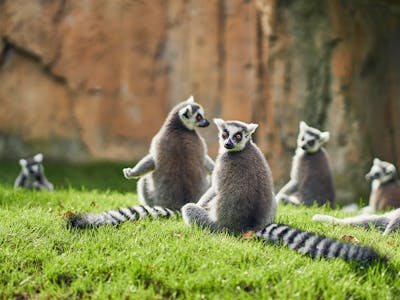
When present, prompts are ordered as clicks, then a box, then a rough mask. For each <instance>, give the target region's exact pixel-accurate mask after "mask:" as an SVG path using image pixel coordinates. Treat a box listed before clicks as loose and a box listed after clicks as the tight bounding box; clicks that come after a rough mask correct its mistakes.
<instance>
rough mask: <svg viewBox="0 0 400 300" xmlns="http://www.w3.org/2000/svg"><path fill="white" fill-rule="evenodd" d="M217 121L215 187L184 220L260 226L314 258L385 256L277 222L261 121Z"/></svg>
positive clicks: (233, 227)
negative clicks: (260, 141)
mask: <svg viewBox="0 0 400 300" xmlns="http://www.w3.org/2000/svg"><path fill="white" fill-rule="evenodd" d="M214 122H215V124H216V125H217V127H218V130H219V144H220V147H219V155H218V157H217V160H216V164H215V168H214V171H213V174H212V182H211V187H210V189H209V190H208V191H207V192H206V193H205V194H204V195H203V196H202V197H201V199H200V200H199V201H198V203H196V204H195V203H189V204H186V205H185V206H184V207H183V208H182V216H183V220H184V221H185V223H187V224H196V225H197V226H200V227H203V228H208V229H210V230H211V231H215V232H220V231H228V232H232V233H243V232H246V231H249V230H252V231H256V235H257V236H258V237H260V238H264V239H266V240H268V241H271V242H282V243H283V244H285V245H286V246H288V247H289V248H290V249H293V250H296V251H299V252H301V253H303V254H307V255H310V256H311V257H314V258H319V257H325V258H334V257H340V258H342V259H344V260H347V261H350V260H354V261H358V262H361V263H370V262H374V261H377V260H383V261H384V260H385V258H384V257H381V256H380V255H379V254H377V253H376V252H375V251H374V250H372V249H370V248H367V247H362V246H358V245H353V244H350V243H344V242H341V241H336V240H333V239H329V238H327V237H324V236H321V235H316V234H313V233H310V232H307V231H302V230H299V229H295V228H292V227H290V226H288V225H284V224H275V223H273V221H274V219H275V214H276V206H277V205H276V200H275V198H274V194H273V183H272V175H271V171H270V168H269V166H268V163H267V161H266V160H265V158H264V155H263V154H262V152H261V151H260V149H259V148H258V147H257V145H256V144H255V143H253V141H252V134H253V133H254V131H255V130H256V128H257V126H258V125H257V124H252V123H251V124H247V123H243V122H240V121H223V120H222V119H214Z"/></svg>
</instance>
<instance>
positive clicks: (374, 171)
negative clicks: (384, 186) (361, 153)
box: [365, 158, 397, 183]
mask: <svg viewBox="0 0 400 300" xmlns="http://www.w3.org/2000/svg"><path fill="white" fill-rule="evenodd" d="M396 176H397V172H396V167H395V166H394V165H393V164H391V163H388V162H386V161H382V160H379V159H378V158H375V159H374V162H373V165H372V167H371V170H370V171H369V172H368V173H367V174H366V175H365V178H366V179H367V180H369V181H373V180H377V181H379V182H381V183H383V182H387V181H389V180H390V179H392V178H395V177H396Z"/></svg>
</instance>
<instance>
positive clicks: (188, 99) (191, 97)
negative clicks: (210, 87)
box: [186, 95, 194, 103]
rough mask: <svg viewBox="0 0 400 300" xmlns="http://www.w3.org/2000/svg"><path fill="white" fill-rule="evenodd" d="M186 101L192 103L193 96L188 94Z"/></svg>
mask: <svg viewBox="0 0 400 300" xmlns="http://www.w3.org/2000/svg"><path fill="white" fill-rule="evenodd" d="M186 102H187V103H194V97H193V95H190V97H189V98H187V99H186Z"/></svg>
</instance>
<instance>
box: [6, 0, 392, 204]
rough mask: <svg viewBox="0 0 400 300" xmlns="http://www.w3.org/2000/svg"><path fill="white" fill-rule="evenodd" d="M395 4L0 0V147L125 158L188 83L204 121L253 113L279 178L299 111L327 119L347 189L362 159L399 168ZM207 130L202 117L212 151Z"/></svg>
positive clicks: (335, 163)
mask: <svg viewBox="0 0 400 300" xmlns="http://www.w3.org/2000/svg"><path fill="white" fill-rule="evenodd" d="M399 9H400V6H399V5H397V4H395V3H394V2H393V1H381V2H380V3H379V5H378V4H374V3H373V2H364V1H359V3H358V2H357V1H352V2H350V1H348V2H346V1H339V0H329V1H277V0H254V1H248V0H247V1H243V0H210V1H200V0H191V1H184V0H167V1H165V0H152V1H130V0H115V1H106V0H86V1H78V0H71V1H62V0H59V1H39V0H36V1H35V0H34V1H28V2H27V1H22V0H4V1H0V105H1V109H0V156H1V157H9V158H16V157H19V156H26V155H31V154H32V153H33V152H36V151H42V152H44V154H45V155H47V156H52V157H55V158H61V159H69V160H89V159H114V160H136V159H139V158H140V157H142V156H143V155H144V154H145V153H146V152H147V151H148V147H149V143H150V140H151V138H152V136H153V135H154V134H155V133H156V132H157V131H158V129H159V127H160V126H161V124H162V122H163V119H164V117H165V116H166V114H167V113H168V111H169V109H170V108H171V107H172V106H173V105H174V104H175V103H177V102H179V101H181V100H183V99H185V98H187V97H188V96H189V95H191V94H193V95H194V96H195V98H196V100H197V101H199V102H200V103H202V104H203V105H204V107H205V109H206V113H207V116H208V117H209V118H210V119H211V118H213V117H222V118H226V119H240V120H243V121H247V122H250V121H252V122H257V123H259V124H260V127H259V129H258V130H257V134H256V136H255V139H256V142H257V143H258V144H259V145H260V146H261V148H262V150H263V151H264V153H265V155H266V157H267V159H268V160H269V162H270V165H271V168H272V171H273V174H274V178H275V182H276V186H277V187H280V186H281V185H282V184H283V183H284V182H285V181H286V180H287V179H288V178H289V171H290V163H291V157H292V155H293V152H294V149H295V144H296V136H297V131H298V123H299V121H300V120H305V121H307V122H308V123H309V124H310V125H314V126H317V127H320V128H321V129H325V130H329V131H330V132H331V141H330V142H329V144H328V146H327V150H328V152H329V153H330V154H331V157H332V168H333V170H334V173H335V179H336V180H335V183H336V185H337V187H338V198H339V199H338V200H339V201H341V200H342V199H343V200H347V199H351V200H355V199H356V200H358V198H359V195H362V196H365V194H366V193H367V192H368V185H367V184H366V183H365V182H364V177H363V174H364V173H365V172H366V170H367V169H368V167H369V165H370V163H371V161H372V158H373V157H375V156H377V157H380V158H382V159H385V160H388V161H392V162H394V163H397V165H398V166H399V167H400V126H397V116H398V115H399V114H400V100H399V98H400V97H399V96H400V84H399V83H400V69H399V67H398V66H399V65H400V61H399V60H400V56H399V55H398V53H400V42H399V41H400V20H399V14H398V11H399ZM216 132H217V131H216V128H215V126H213V125H211V126H210V127H209V128H206V129H201V133H202V134H203V136H205V138H206V141H207V143H208V145H209V149H210V152H211V154H212V155H213V156H215V155H216V153H217V142H216ZM349 182H351V185H350V186H351V189H349V188H348V186H349ZM360 192H361V194H360Z"/></svg>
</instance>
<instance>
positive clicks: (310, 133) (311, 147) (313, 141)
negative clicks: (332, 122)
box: [297, 121, 329, 153]
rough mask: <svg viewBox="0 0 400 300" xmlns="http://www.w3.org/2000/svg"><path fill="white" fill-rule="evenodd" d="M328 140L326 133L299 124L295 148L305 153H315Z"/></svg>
mask: <svg viewBox="0 0 400 300" xmlns="http://www.w3.org/2000/svg"><path fill="white" fill-rule="evenodd" d="M328 140H329V132H328V131H324V132H323V131H320V130H318V129H316V128H314V127H310V126H308V125H307V124H306V123H305V122H303V121H301V122H300V131H299V136H298V138H297V147H298V148H300V149H302V150H304V151H305V152H307V153H314V152H317V151H318V150H319V149H320V148H321V147H322V146H323V145H325V143H326V142H327V141H328Z"/></svg>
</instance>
